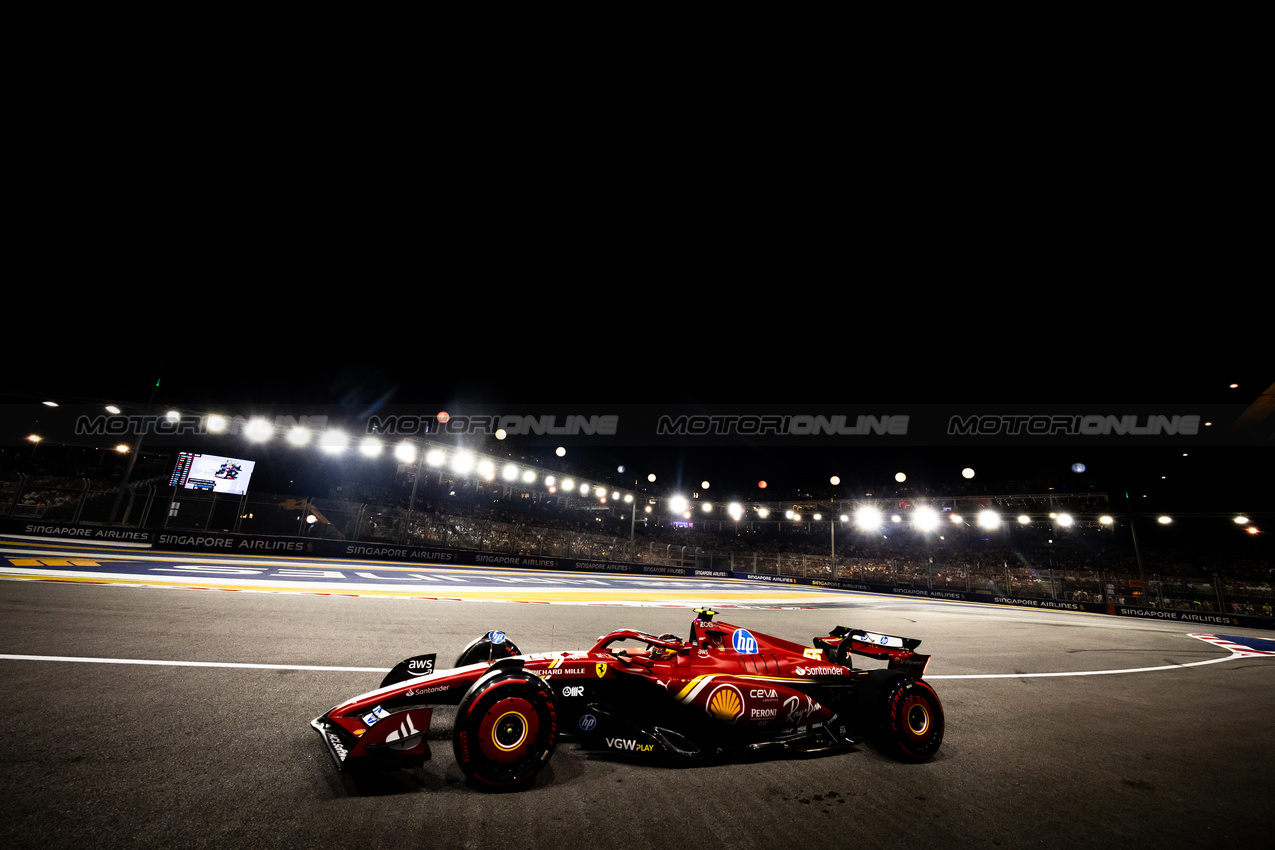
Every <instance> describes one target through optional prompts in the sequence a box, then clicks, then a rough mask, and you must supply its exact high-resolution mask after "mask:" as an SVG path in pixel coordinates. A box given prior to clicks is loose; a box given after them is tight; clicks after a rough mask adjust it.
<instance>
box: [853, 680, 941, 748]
mask: <svg viewBox="0 0 1275 850" xmlns="http://www.w3.org/2000/svg"><path fill="white" fill-rule="evenodd" d="M876 674H877V671H873V675H871V676H869V680H868V681H867V682H865V687H864V689H863V692H862V694H861V697H860V700H859V711H860V712H861V716H862V719H863V720H864V721H865V726H866V728H865V731H867V732H868V733H869V734H870V736H871V737H872V738H873V739H874V740H875V743H876V745H877V747H878V748H879V749H880V750H882V751H883V752H885V753H886V754H887V755H890V756H892V757H894V758H897V759H900V760H901V761H911V762H920V761H925V760H926V759H929V758H931V757H932V756H933V755H934V754H935V753H937V752H938V750H939V747H940V746H941V745H942V744H943V732H944V728H945V725H946V723H945V719H944V715H943V703H942V702H940V700H939V695H938V694H937V693H935V691H934V688H932V687H930V684H929V683H928V682H925V681H922V680H920V679H914V678H912V677H911V676H906V675H902V674H899V673H892V674H891V673H886V672H885V671H881V674H880V675H876Z"/></svg>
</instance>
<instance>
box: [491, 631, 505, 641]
mask: <svg viewBox="0 0 1275 850" xmlns="http://www.w3.org/2000/svg"><path fill="white" fill-rule="evenodd" d="M491 642H492V643H504V642H505V633H504V632H492V633H491Z"/></svg>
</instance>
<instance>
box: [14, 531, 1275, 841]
mask: <svg viewBox="0 0 1275 850" xmlns="http://www.w3.org/2000/svg"><path fill="white" fill-rule="evenodd" d="M0 578H3V579H5V580H4V581H0V613H2V616H3V618H2V621H0V622H3V626H2V627H0V682H2V683H3V686H4V692H5V694H6V695H7V697H8V699H7V702H8V704H9V711H8V713H7V730H6V731H7V735H6V736H5V743H4V745H3V749H2V750H0V762H2V763H3V772H2V778H0V813H2V816H0V844H2V845H3V846H5V847H15V848H18V847H69V846H79V845H88V846H95V847H221V846H245V845H251V846H261V847H301V846H306V847H313V846H323V847H360V848H366V847H371V846H391V845H392V846H399V847H479V846H484V847H485V846H509V847H542V846H545V847H547V846H553V847H599V846H606V847H674V846H677V847H681V846H683V845H685V844H686V842H687V841H693V840H697V839H702V838H703V837H705V836H711V838H712V840H713V841H714V842H715V843H716V844H719V845H721V846H723V847H730V848H732V849H733V848H744V847H787V846H793V845H796V844H799V843H800V844H811V845H820V846H834V847H852V846H853V847H886V846H889V847H894V846H897V845H898V844H900V843H910V842H925V843H934V842H943V843H944V844H946V845H953V846H962V847H966V846H988V847H1017V846H1021V847H1069V848H1070V847H1077V846H1079V847H1086V846H1093V847H1107V846H1115V845H1119V846H1123V847H1193V848H1194V847H1213V846H1216V847H1234V846H1240V845H1243V844H1245V843H1254V842H1262V843H1265V841H1267V840H1269V835H1270V827H1271V823H1270V820H1269V816H1268V815H1266V814H1265V804H1264V802H1262V801H1265V800H1269V799H1275V778H1273V776H1272V773H1273V772H1272V771H1270V770H1269V769H1268V765H1269V761H1270V758H1271V756H1272V755H1273V754H1275V731H1273V727H1272V725H1271V724H1270V722H1269V720H1268V718H1267V714H1268V713H1269V712H1268V708H1269V706H1270V705H1271V704H1272V699H1273V698H1275V642H1273V641H1272V640H1271V638H1272V637H1275V635H1272V633H1270V632H1260V631H1257V630H1246V629H1240V628H1234V627H1217V628H1213V627H1210V626H1202V625H1191V626H1186V625H1183V624H1182V623H1168V622H1146V621H1142V620H1136V621H1135V620H1130V619H1124V618H1118V617H1111V616H1105V615H1101V614H1086V613H1079V612H1061V611H1059V612H1055V611H1042V610H1039V609H1021V608H1012V607H1008V606H995V605H986V604H971V603H961V602H951V601H938V600H922V599H912V598H899V597H892V596H882V595H875V594H869V593H860V592H851V591H841V590H824V589H820V588H812V587H809V586H801V585H782V584H769V583H763V582H751V581H747V580H742V579H707V580H704V579H699V578H694V579H692V578H682V577H673V576H670V577H658V576H637V575H615V574H598V575H594V574H582V573H578V572H572V573H557V572H548V571H538V570H517V569H500V568H492V567H481V568H479V567H461V566H453V565H436V564H420V563H412V564H404V563H393V562H385V561H376V562H370V561H369V562H363V561H352V560H344V559H343V560H322V559H313V558H302V557H264V556H262V557H258V556H252V557H234V556H220V555H202V554H201V555H197V556H190V555H187V554H183V553H173V552H160V551H155V550H151V549H149V548H144V547H128V546H103V545H85V544H82V543H78V542H75V543H73V542H67V543H59V542H53V541H48V540H27V539H21V538H4V539H0ZM701 605H709V606H712V607H714V608H715V609H716V610H718V611H719V615H718V618H719V619H722V620H726V621H728V622H732V623H737V624H740V625H745V626H747V627H748V628H749V629H753V630H756V631H761V632H764V633H768V634H773V635H776V636H779V637H784V638H787V639H790V640H796V641H803V642H809V641H810V640H811V638H812V637H814V636H817V635H824V634H827V633H828V632H829V630H831V629H832V628H834V627H836V626H838V625H844V626H848V627H852V628H864V629H870V630H874V631H879V632H884V633H890V634H898V635H903V636H906V637H913V638H919V639H921V640H922V643H923V646H922V648H921V650H920V651H922V652H925V653H927V654H930V655H931V656H932V661H931V663H930V666H929V669H928V672H927V675H926V678H927V679H929V680H932V681H933V683H934V686H935V687H936V689H937V690H938V693H939V695H940V697H941V698H942V700H943V704H944V709H945V711H946V714H947V732H946V736H945V740H944V744H943V748H942V750H941V751H940V753H939V755H938V756H936V757H935V758H934V759H933V760H931V761H930V762H927V763H925V764H921V765H905V764H899V763H895V762H893V761H890V760H888V759H886V758H885V757H883V756H881V755H880V754H878V753H877V752H876V751H875V750H873V749H872V748H871V747H869V746H867V745H863V746H861V747H858V748H857V749H856V751H854V752H851V753H848V754H842V755H837V756H827V757H818V758H800V759H781V758H774V759H767V760H764V761H755V762H749V763H747V764H726V765H713V766H711V767H701V768H685V769H669V768H662V767H654V766H650V765H644V764H641V763H635V762H628V761H623V760H618V759H612V758H607V757H599V756H596V755H590V754H585V753H584V752H582V751H579V750H576V749H574V748H573V747H572V746H571V745H570V744H563V745H561V746H560V747H559V748H558V752H557V753H556V754H555V755H554V758H553V760H552V762H551V763H550V765H549V767H548V768H547V769H546V770H545V771H544V772H543V773H542V774H541V775H540V777H539V778H538V779H537V781H536V783H535V785H534V786H533V787H531V788H529V789H527V790H525V791H521V792H517V793H512V794H498V795H496V794H490V793H485V792H483V791H480V790H478V789H476V788H473V787H471V786H469V785H468V784H466V783H465V781H464V780H463V779H462V777H461V775H460V772H459V770H458V769H457V768H456V767H455V765H454V760H453V757H452V754H451V746H450V722H449V717H448V716H447V714H446V712H445V711H439V712H436V714H435V719H434V723H433V725H432V726H431V730H430V738H431V742H432V743H431V746H432V749H433V753H434V758H433V760H431V761H430V762H428V763H427V764H426V765H425V766H424V768H422V769H416V770H410V771H397V772H394V773H392V774H387V775H385V776H378V777H372V778H367V779H362V780H359V781H357V782H352V781H351V780H349V779H348V778H347V777H341V776H338V775H337V774H336V773H335V771H334V769H333V767H332V765H331V762H330V760H329V759H328V756H327V754H326V752H325V751H324V749H323V746H322V743H321V742H320V740H319V739H318V737H317V735H315V733H314V732H313V731H312V730H311V729H310V728H309V725H308V724H309V721H310V720H311V719H312V718H313V717H315V716H317V715H318V714H320V713H321V712H322V711H324V710H326V709H328V708H330V707H331V706H332V705H335V704H336V703H338V702H342V701H344V700H345V699H346V698H348V697H350V696H353V695H355V694H358V693H362V692H364V691H367V690H371V689H372V688H374V687H375V686H376V685H377V684H378V683H379V681H380V676H381V674H382V673H383V672H384V671H387V670H388V669H389V668H390V667H392V666H393V665H394V664H395V663H397V662H398V661H400V660H402V659H403V658H406V657H409V656H412V655H417V654H420V653H424V652H437V653H438V657H439V659H440V662H442V661H443V660H444V659H447V658H449V657H450V658H454V657H455V656H456V655H457V654H458V653H459V652H460V650H461V649H462V648H463V647H464V646H465V645H466V644H468V643H469V642H470V641H471V640H473V639H474V638H476V637H478V636H479V635H481V634H482V633H484V632H485V631H487V630H489V629H497V628H498V629H501V630H503V631H505V632H507V633H508V634H509V635H510V637H511V638H512V639H513V640H514V641H515V642H516V643H517V644H518V646H519V647H520V648H521V649H522V651H524V652H543V651H552V650H565V649H582V648H585V647H587V646H589V645H591V644H592V643H593V641H594V640H596V639H597V637H598V636H599V635H601V634H603V633H605V632H608V631H610V630H612V629H615V628H622V627H627V628H635V629H640V630H643V631H647V632H653V633H656V634H659V633H664V632H671V633H674V634H680V635H685V633H686V631H687V627H688V626H689V623H690V621H691V619H692V617H693V616H694V615H693V613H692V609H693V608H694V607H698V606H701Z"/></svg>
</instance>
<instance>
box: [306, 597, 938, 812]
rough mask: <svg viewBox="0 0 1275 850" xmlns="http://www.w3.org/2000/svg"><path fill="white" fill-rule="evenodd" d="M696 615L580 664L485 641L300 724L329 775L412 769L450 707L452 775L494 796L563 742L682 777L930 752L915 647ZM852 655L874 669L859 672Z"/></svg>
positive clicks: (932, 702) (922, 756) (856, 634)
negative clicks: (798, 757) (802, 759)
mask: <svg viewBox="0 0 1275 850" xmlns="http://www.w3.org/2000/svg"><path fill="white" fill-rule="evenodd" d="M695 613H696V617H695V620H694V621H693V622H692V623H691V632H690V637H689V639H687V640H683V639H682V638H680V637H677V636H675V635H671V634H663V635H652V634H646V633H644V632H640V631H635V630H632V629H620V630H617V631H613V632H611V633H610V634H606V635H603V636H602V637H600V638H598V641H597V643H595V644H594V645H593V647H592V648H590V649H587V650H584V651H577V652H546V653H533V654H526V655H524V654H522V653H521V652H520V651H519V650H518V647H517V646H515V645H514V643H513V642H512V641H511V640H510V639H509V637H508V636H507V635H505V634H504V633H503V632H499V631H492V632H488V633H487V634H485V635H483V636H482V637H480V638H478V639H477V640H475V641H474V642H473V643H471V644H470V645H469V646H468V647H466V648H465V650H464V651H463V652H462V653H461V654H460V656H459V657H458V658H457V660H456V663H455V665H454V667H453V668H452V669H441V668H438V667H437V666H436V664H435V660H436V654H430V655H418V656H414V657H412V658H408V659H406V660H404V661H402V662H400V663H399V664H398V665H396V666H395V667H394V668H393V669H392V670H391V671H390V672H389V673H388V674H387V675H386V677H385V679H384V680H383V681H382V682H381V686H380V687H379V688H377V689H376V690H373V691H369V692H368V693H365V694H362V695H361V696H356V697H354V698H353V699H350V700H347V701H346V702H344V703H342V704H340V705H338V706H336V707H335V708H333V709H331V710H330V711H328V712H326V713H324V714H323V715H321V716H320V717H317V718H315V719H314V720H313V721H311V724H310V725H311V726H313V727H314V728H315V729H316V730H317V731H318V732H319V734H320V735H321V736H322V738H323V741H324V743H325V744H326V745H327V750H328V752H329V754H330V755H331V756H332V759H333V761H334V762H335V764H336V767H337V769H338V770H340V771H351V770H354V769H356V768H360V767H371V768H385V767H414V766H418V765H420V764H423V763H424V761H426V760H428V759H429V758H430V748H429V724H430V719H431V716H432V713H433V710H434V707H435V706H440V705H448V706H450V705H455V706H457V709H456V716H455V721H454V723H453V729H452V748H453V751H454V753H455V757H456V761H457V763H458V764H459V766H460V768H461V771H462V772H463V773H464V774H465V775H466V776H467V777H468V778H469V779H471V780H472V781H473V782H474V783H475V784H476V785H477V786H479V787H486V788H491V789H502V788H515V787H518V786H522V785H525V784H527V783H530V782H531V781H532V780H533V779H534V778H535V776H536V775H537V774H538V773H539V772H540V770H541V769H542V768H544V766H545V764H546V763H547V762H548V761H549V758H550V757H551V756H552V755H553V753H554V750H555V749H556V747H557V746H558V743H559V740H562V741H572V742H578V743H579V744H580V745H581V746H582V747H584V748H586V749H591V750H604V751H608V752H611V753H615V754H618V755H624V756H631V757H634V758H642V759H651V760H657V759H665V760H669V761H674V762H686V763H694V762H698V761H707V760H713V759H721V758H732V757H739V756H744V755H747V754H751V753H761V752H765V751H769V750H781V751H787V752H789V753H791V754H798V753H816V752H835V751H839V750H846V749H850V748H852V747H853V746H855V745H856V744H858V743H860V742H863V741H867V742H869V743H871V744H873V745H874V746H876V747H878V748H879V749H880V750H882V751H883V752H885V753H887V754H889V755H891V756H893V757H895V758H897V759H900V760H903V761H914V762H919V761H924V760H926V759H928V758H930V757H931V756H933V755H934V754H935V753H936V752H937V751H938V749H939V745H940V744H941V743H942V741H943V727H944V718H943V707H942V704H941V703H940V702H939V697H938V694H936V693H935V691H934V689H933V688H932V687H930V685H929V684H928V683H927V682H925V681H923V679H922V676H924V674H925V667H926V665H927V663H928V662H929V656H926V655H920V654H918V653H917V652H916V647H917V645H918V644H919V643H920V641H918V640H914V639H908V638H900V637H895V636H892V635H883V634H876V633H872V632H866V631H859V630H854V629H847V628H845V627H842V626H838V627H837V628H836V629H834V630H833V631H832V632H831V633H830V634H829V635H828V636H827V637H817V638H814V639H813V644H814V645H813V646H803V645H801V644H798V643H793V642H790V641H786V640H782V639H779V638H775V637H771V636H769V635H764V634H760V633H756V632H751V631H749V630H747V629H744V628H740V627H738V626H732V625H730V624H728V623H723V622H716V621H714V620H713V617H714V612H713V611H711V610H709V609H707V608H697V609H696V612H695ZM852 655H853V656H862V657H867V658H872V659H877V660H878V662H877V665H876V667H875V668H874V669H864V668H861V667H855V666H853V664H852V659H851V656H852ZM880 661H885V662H886V666H885V667H881V666H880Z"/></svg>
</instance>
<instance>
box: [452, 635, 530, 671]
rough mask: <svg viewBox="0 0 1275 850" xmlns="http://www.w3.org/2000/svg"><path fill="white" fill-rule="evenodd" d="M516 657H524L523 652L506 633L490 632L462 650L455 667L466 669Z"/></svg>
mask: <svg viewBox="0 0 1275 850" xmlns="http://www.w3.org/2000/svg"><path fill="white" fill-rule="evenodd" d="M514 655H522V652H520V651H519V649H518V647H516V646H514V642H513V641H511V640H510V639H509V638H508V637H506V636H505V633H504V632H488V633H487V634H485V635H483V636H482V637H480V638H478V640H476V641H474V642H473V643H471V644H470V645H469V646H467V647H465V648H464V649H463V650H461V653H460V655H459V656H457V658H456V664H455V665H454V666H456V667H466V666H468V665H470V664H477V663H478V662H480V661H498V660H500V659H501V658H509V657H511V656H514Z"/></svg>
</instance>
